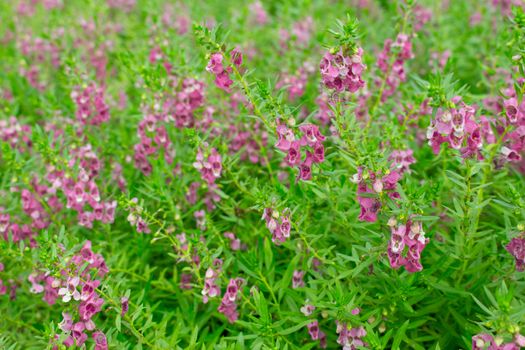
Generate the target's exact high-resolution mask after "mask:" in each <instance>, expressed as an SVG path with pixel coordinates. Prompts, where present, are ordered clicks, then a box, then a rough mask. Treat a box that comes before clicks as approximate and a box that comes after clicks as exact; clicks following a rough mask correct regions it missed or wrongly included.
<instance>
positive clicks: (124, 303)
mask: <svg viewBox="0 0 525 350" xmlns="http://www.w3.org/2000/svg"><path fill="white" fill-rule="evenodd" d="M120 308H121V310H122V311H121V312H120V315H121V316H122V317H124V315H126V314H127V313H128V310H129V298H128V297H122V298H120Z"/></svg>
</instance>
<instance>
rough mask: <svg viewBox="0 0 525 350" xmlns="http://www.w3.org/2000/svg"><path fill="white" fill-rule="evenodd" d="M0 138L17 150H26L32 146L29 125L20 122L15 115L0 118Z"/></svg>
mask: <svg viewBox="0 0 525 350" xmlns="http://www.w3.org/2000/svg"><path fill="white" fill-rule="evenodd" d="M0 140H2V141H4V142H7V143H8V144H9V145H10V146H11V148H14V149H18V150H19V151H24V150H28V149H29V148H31V146H32V142H31V127H30V126H29V125H24V124H21V123H20V122H19V121H18V119H17V118H16V117H15V116H11V117H9V118H8V119H2V120H0Z"/></svg>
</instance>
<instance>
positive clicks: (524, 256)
mask: <svg viewBox="0 0 525 350" xmlns="http://www.w3.org/2000/svg"><path fill="white" fill-rule="evenodd" d="M505 249H506V250H507V251H508V252H509V253H510V254H511V255H512V256H513V257H514V259H515V260H516V270H518V271H523V270H525V238H523V237H514V238H513V239H511V240H510V242H509V243H508V244H507V245H506V246H505Z"/></svg>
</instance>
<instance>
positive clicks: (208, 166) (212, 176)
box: [193, 148, 222, 185]
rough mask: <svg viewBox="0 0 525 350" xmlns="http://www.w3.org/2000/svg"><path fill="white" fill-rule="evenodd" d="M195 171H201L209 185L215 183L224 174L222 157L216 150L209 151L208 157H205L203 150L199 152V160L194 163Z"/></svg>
mask: <svg viewBox="0 0 525 350" xmlns="http://www.w3.org/2000/svg"><path fill="white" fill-rule="evenodd" d="M193 166H194V167H195V169H197V170H199V172H200V173H201V177H202V179H203V180H204V181H206V183H207V184H208V185H212V184H214V183H215V180H216V179H218V178H219V177H220V176H221V172H222V157H221V155H220V154H219V153H218V152H217V150H216V149H215V148H212V149H211V150H210V151H209V154H208V156H207V157H206V158H205V155H204V153H203V151H202V149H201V148H199V150H198V151H197V160H196V162H194V163H193Z"/></svg>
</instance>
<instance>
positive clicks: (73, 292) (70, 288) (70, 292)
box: [58, 276, 80, 303]
mask: <svg viewBox="0 0 525 350" xmlns="http://www.w3.org/2000/svg"><path fill="white" fill-rule="evenodd" d="M79 281H80V280H79V278H78V277H77V276H75V277H69V278H68V279H67V283H66V287H62V288H60V289H59V291H58V295H62V301H63V302H65V303H67V302H68V301H70V300H71V298H73V299H75V300H80V292H79V291H78V290H77V286H78V283H79Z"/></svg>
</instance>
